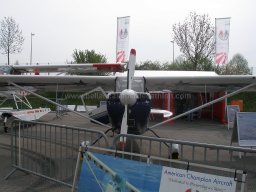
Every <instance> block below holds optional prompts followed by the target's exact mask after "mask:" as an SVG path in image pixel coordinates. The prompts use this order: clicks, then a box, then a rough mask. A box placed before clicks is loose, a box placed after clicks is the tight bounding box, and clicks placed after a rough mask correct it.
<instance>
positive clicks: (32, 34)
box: [30, 33, 35, 65]
mask: <svg viewBox="0 0 256 192" xmlns="http://www.w3.org/2000/svg"><path fill="white" fill-rule="evenodd" d="M34 35H35V34H34V33H31V46H30V48H31V49H30V65H31V64H32V37H33V36H34Z"/></svg>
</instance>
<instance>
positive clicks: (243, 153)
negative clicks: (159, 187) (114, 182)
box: [112, 134, 256, 173]
mask: <svg viewBox="0 0 256 192" xmlns="http://www.w3.org/2000/svg"><path fill="white" fill-rule="evenodd" d="M124 137H126V140H127V142H126V146H125V147H123V148H122V147H120V145H119V143H120V141H121V140H122V139H123V138H124ZM175 144H178V146H179V158H178V159H179V160H182V161H189V162H194V163H202V164H207V165H214V166H221V167H227V168H233V169H240V170H244V171H250V172H254V173H256V166H255V162H256V149H252V148H242V147H234V146H224V145H215V144H206V143H197V142H189V141H181V140H173V139H165V138H155V137H148V136H139V135H125V134H120V135H117V136H116V137H115V138H114V140H113V144H112V148H114V149H119V150H123V151H128V152H136V153H139V154H145V155H148V156H152V155H153V156H157V157H163V158H171V157H172V156H173V153H176V151H177V150H176V149H174V148H173V146H174V145H175ZM130 158H133V157H132V156H131V157H130Z"/></svg>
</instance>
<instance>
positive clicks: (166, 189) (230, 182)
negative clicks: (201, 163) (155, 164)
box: [159, 167, 236, 192]
mask: <svg viewBox="0 0 256 192" xmlns="http://www.w3.org/2000/svg"><path fill="white" fill-rule="evenodd" d="M159 191H160V192H170V191H175V192H220V191H221V192H235V191H236V181H234V178H231V177H223V176H217V175H210V174H205V173H199V172H195V171H187V170H182V169H175V168H170V167H163V170H162V176H161V182H160V189H159Z"/></svg>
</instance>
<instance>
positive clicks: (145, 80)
mask: <svg viewBox="0 0 256 192" xmlns="http://www.w3.org/2000/svg"><path fill="white" fill-rule="evenodd" d="M122 78H123V79H125V77H123V76H122V77H120V76H47V75H46V76H41V75H3V76H0V91H4V90H10V83H15V84H18V85H20V86H32V87H34V88H35V89H37V90H44V91H56V87H58V90H59V91H60V90H61V91H64V92H69V91H81V92H83V91H88V90H91V89H93V88H95V87H99V86H100V87H102V88H103V89H104V90H105V91H114V90H115V89H116V82H117V80H118V79H122ZM134 80H135V81H138V80H139V81H138V82H139V83H140V84H144V86H145V88H146V89H147V90H148V91H163V90H169V91H191V92H205V91H207V92H211V91H234V90H236V89H238V88H242V87H244V86H246V85H249V84H251V83H256V77H255V76H252V75H220V76H219V75H216V76H208V75H207V76H204V75H201V76H184V75H182V76H167V75H166V76H165V75H162V76H152V75H150V74H148V75H145V76H135V78H134ZM124 83H125V80H124ZM253 90H255V87H253Z"/></svg>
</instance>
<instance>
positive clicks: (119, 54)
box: [116, 16, 130, 63]
mask: <svg viewBox="0 0 256 192" xmlns="http://www.w3.org/2000/svg"><path fill="white" fill-rule="evenodd" d="M129 26H130V17H129V16H127V17H118V18H117V37H116V62H117V63H118V62H121V63H123V62H125V61H127V59H128V54H129Z"/></svg>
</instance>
